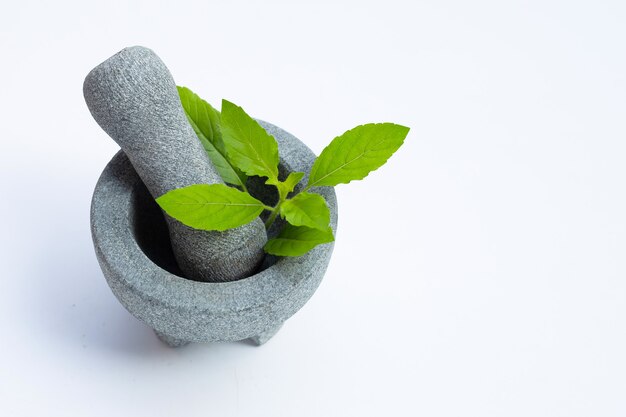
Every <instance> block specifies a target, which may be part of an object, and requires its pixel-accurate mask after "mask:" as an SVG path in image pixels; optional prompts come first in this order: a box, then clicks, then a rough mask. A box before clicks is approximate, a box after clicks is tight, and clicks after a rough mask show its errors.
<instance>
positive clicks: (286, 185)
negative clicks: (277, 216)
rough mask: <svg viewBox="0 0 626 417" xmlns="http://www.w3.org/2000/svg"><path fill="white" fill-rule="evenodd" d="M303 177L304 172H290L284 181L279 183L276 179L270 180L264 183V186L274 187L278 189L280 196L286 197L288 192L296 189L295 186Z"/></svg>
mask: <svg viewBox="0 0 626 417" xmlns="http://www.w3.org/2000/svg"><path fill="white" fill-rule="evenodd" d="M303 177H304V172H292V173H290V174H289V175H288V176H287V178H286V179H285V181H279V180H278V179H277V178H270V179H268V180H267V181H265V183H266V184H269V185H275V186H276V187H278V192H279V193H280V195H282V196H285V197H286V196H287V194H289V193H290V192H292V191H293V189H294V188H296V185H298V183H299V182H300V181H301V180H302V178H303Z"/></svg>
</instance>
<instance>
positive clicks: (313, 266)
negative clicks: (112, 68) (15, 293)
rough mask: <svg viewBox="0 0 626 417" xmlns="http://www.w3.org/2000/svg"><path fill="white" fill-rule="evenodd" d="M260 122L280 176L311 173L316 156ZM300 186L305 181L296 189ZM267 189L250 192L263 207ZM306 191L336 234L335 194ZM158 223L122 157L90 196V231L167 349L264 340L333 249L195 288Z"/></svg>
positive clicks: (114, 282) (107, 267)
mask: <svg viewBox="0 0 626 417" xmlns="http://www.w3.org/2000/svg"><path fill="white" fill-rule="evenodd" d="M260 123H261V124H262V125H263V127H264V128H266V130H268V131H269V132H270V133H271V134H272V135H274V136H275V137H276V139H277V141H278V144H279V155H280V161H281V163H280V176H281V178H283V179H284V177H285V176H286V175H287V174H288V173H289V172H292V171H303V172H307V173H308V172H309V171H310V168H311V166H312V164H313V161H314V159H315V155H314V154H313V152H311V150H309V149H308V148H307V147H306V146H305V145H304V144H303V143H302V142H300V141H299V140H298V139H296V138H295V137H293V136H292V135H290V134H289V133H287V132H285V131H283V130H281V129H279V128H277V127H275V126H273V125H271V124H268V123H265V122H260ZM302 184H306V178H305V179H303V181H302V183H301V184H299V185H298V188H302ZM298 188H297V189H298ZM272 191H273V188H272V187H269V188H268V187H267V186H263V185H262V184H260V183H258V184H256V185H254V186H251V192H253V193H255V194H256V195H257V196H258V197H259V198H261V199H263V200H265V201H266V202H271V201H270V200H271V199H272V198H275V195H274V194H273V192H272ZM311 191H312V192H317V193H319V194H321V195H323V196H324V197H325V199H326V201H327V202H328V205H329V208H330V212H331V226H332V228H333V230H335V231H336V230H337V201H336V197H335V192H334V190H333V189H332V187H318V188H314V189H312V190H311ZM163 217H164V216H163V214H162V212H161V211H160V210H159V209H158V207H157V206H156V204H155V203H154V201H153V200H152V199H151V197H150V194H149V193H148V191H147V190H146V187H145V185H144V184H143V182H142V181H141V179H140V177H139V176H138V175H137V173H136V171H135V170H134V169H133V166H132V165H131V163H130V161H129V159H128V158H127V157H126V155H125V154H124V153H123V152H121V151H120V152H119V153H118V154H117V155H115V157H114V158H113V159H112V160H111V162H110V163H109V164H108V165H107V167H106V168H105V170H104V172H103V173H102V176H101V177H100V179H99V181H98V184H97V185H96V189H95V191H94V195H93V200H92V206H91V230H92V236H93V241H94V246H95V250H96V255H97V258H98V261H99V263H100V266H101V268H102V271H103V273H104V276H105V277H106V279H107V282H108V284H109V286H110V287H111V290H112V291H113V293H114V294H115V295H116V297H117V298H118V299H119V301H120V302H121V303H122V304H123V305H124V306H125V307H126V309H127V310H128V311H129V312H130V313H132V314H133V315H134V316H136V317H137V318H139V319H140V320H142V321H144V322H145V323H146V324H147V325H148V326H150V327H151V328H153V329H154V330H155V332H156V333H157V335H158V336H159V338H160V339H161V340H162V341H164V342H165V343H167V344H169V345H170V346H182V345H184V344H186V343H188V342H214V341H236V340H244V339H250V340H251V341H252V342H253V343H255V344H262V343H264V342H266V341H267V340H268V339H269V338H270V337H272V336H273V335H274V334H275V333H276V331H278V329H279V328H280V326H281V325H282V323H283V322H284V321H285V320H287V319H288V318H289V317H291V316H292V315H293V314H294V313H295V312H296V311H298V310H299V309H300V308H301V307H302V306H303V305H304V304H305V303H306V301H307V300H308V299H309V298H310V297H311V295H312V294H313V293H314V292H315V290H316V289H317V287H318V285H319V284H320V282H321V280H322V278H323V276H324V273H325V271H326V268H327V266H328V262H329V260H330V256H331V253H332V250H333V244H332V243H330V244H325V245H320V246H317V247H316V248H314V249H313V250H312V251H310V252H308V253H307V254H305V255H303V256H299V257H281V258H277V257H274V256H270V255H267V256H265V261H264V264H263V267H262V270H261V271H259V272H257V273H255V274H253V275H251V276H249V277H247V278H244V279H241V280H238V281H230V282H199V281H194V280H189V279H186V278H184V273H183V272H181V271H180V269H178V266H177V264H176V261H175V259H174V256H173V254H172V253H171V250H170V249H169V245H168V234H167V230H166V226H165V220H164V218H163ZM277 223H278V222H277ZM275 232H276V230H274V231H272V230H271V231H270V233H275Z"/></svg>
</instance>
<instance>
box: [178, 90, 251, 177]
mask: <svg viewBox="0 0 626 417" xmlns="http://www.w3.org/2000/svg"><path fill="white" fill-rule="evenodd" d="M177 88H178V95H179V96H180V102H181V103H182V105H183V109H184V110H185V114H186V115H187V120H189V124H190V125H191V127H192V128H193V130H194V132H196V135H197V136H198V139H200V143H202V146H204V149H205V150H206V152H207V154H208V155H209V158H210V159H211V162H213V165H214V166H215V168H216V169H217V172H218V173H219V174H220V176H221V177H222V179H223V180H224V182H227V183H229V184H233V185H238V186H241V187H244V186H245V183H246V179H247V178H246V176H245V174H244V173H242V172H241V171H240V170H238V169H237V168H235V167H234V166H233V164H232V163H231V162H230V161H229V160H228V156H227V155H226V149H225V148H224V142H223V141H222V132H221V129H220V113H219V112H218V111H217V110H215V109H214V108H213V107H212V106H211V105H210V104H209V103H207V102H206V101H204V100H203V99H202V98H200V96H198V95H197V94H196V93H194V92H193V91H191V90H190V89H189V88H187V87H177Z"/></svg>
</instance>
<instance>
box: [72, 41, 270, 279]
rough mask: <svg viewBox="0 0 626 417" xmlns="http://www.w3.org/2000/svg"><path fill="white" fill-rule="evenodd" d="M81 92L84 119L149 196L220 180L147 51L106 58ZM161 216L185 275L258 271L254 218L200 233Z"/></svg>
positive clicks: (259, 238)
mask: <svg viewBox="0 0 626 417" xmlns="http://www.w3.org/2000/svg"><path fill="white" fill-rule="evenodd" d="M83 92H84V96H85V101H86V102H87V106H88V107H89V110H90V111H91V114H92V115H93V117H94V118H95V119H96V121H97V122H98V124H99V125H100V126H101V127H102V128H103V129H104V130H105V131H106V132H107V133H108V134H109V136H111V138H113V139H114V140H115V141H116V142H117V143H118V144H119V145H120V147H121V148H122V150H123V151H124V152H125V153H126V155H127V156H128V158H129V159H130V162H131V163H132V165H133V167H134V168H135V170H136V171H137V173H138V174H139V176H140V177H141V179H142V180H143V182H144V183H145V185H146V186H147V187H148V190H149V191H150V193H151V194H152V196H153V197H155V198H156V197H159V196H161V195H163V194H165V193H166V192H168V191H170V190H172V189H175V188H180V187H184V186H187V185H191V184H216V183H223V182H222V180H221V178H220V176H219V174H218V173H217V171H216V170H215V168H214V167H213V165H212V163H211V161H210V160H209V158H208V156H207V154H206V151H205V150H204V149H203V147H202V145H201V143H200V141H199V140H198V138H197V137H196V135H195V133H194V131H193V129H192V128H191V126H190V125H189V123H188V122H187V118H186V116H185V113H184V110H183V108H182V105H181V103H180V99H179V96H178V92H177V90H176V84H175V83H174V79H173V78H172V76H171V74H170V72H169V71H168V69H167V68H166V66H165V64H164V63H163V62H162V61H161V60H160V59H159V57H158V56H157V55H156V54H155V53H154V52H152V51H151V50H150V49H147V48H143V47H132V48H126V49H123V50H122V51H120V52H118V53H117V54H116V55H114V56H112V57H111V58H109V59H107V60H106V61H104V62H103V63H102V64H100V65H98V66H97V67H96V68H94V69H93V70H92V71H91V72H90V73H89V75H87V78H86V79H85V82H84V85H83ZM167 217H168V226H169V233H170V237H171V242H172V247H173V250H174V254H175V256H176V259H177V260H178V264H179V265H180V268H181V269H182V270H183V271H184V272H185V274H186V275H187V276H188V277H190V278H193V279H196V280H200V281H231V280H236V279H239V278H242V277H245V276H248V275H250V274H251V273H253V272H254V271H256V270H257V269H258V267H259V264H260V262H261V261H262V259H263V246H264V245H265V243H266V241H267V235H266V232H265V228H264V226H263V223H262V221H261V220H255V221H254V222H252V223H250V224H248V225H245V226H242V227H239V228H237V229H232V230H228V231H225V232H206V231H201V230H195V229H192V228H190V227H187V226H185V225H183V224H182V223H180V222H178V221H176V220H174V219H172V218H170V217H169V216H167Z"/></svg>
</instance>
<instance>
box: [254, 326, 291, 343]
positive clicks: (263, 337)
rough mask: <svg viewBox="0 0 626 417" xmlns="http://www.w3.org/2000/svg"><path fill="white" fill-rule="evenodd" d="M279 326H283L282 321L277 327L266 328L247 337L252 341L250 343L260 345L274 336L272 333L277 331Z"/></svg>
mask: <svg viewBox="0 0 626 417" xmlns="http://www.w3.org/2000/svg"><path fill="white" fill-rule="evenodd" d="M281 327H283V325H282V323H281V324H280V325H278V326H277V327H274V328H272V329H269V330H266V331H264V332H262V333H259V334H258V335H256V336H252V337H250V338H248V340H250V341H251V342H252V344H254V345H256V346H261V345H262V344H264V343H265V342H267V341H268V340H270V339H271V338H272V337H274V335H275V334H276V333H278V331H279V330H280V328H281Z"/></svg>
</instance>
